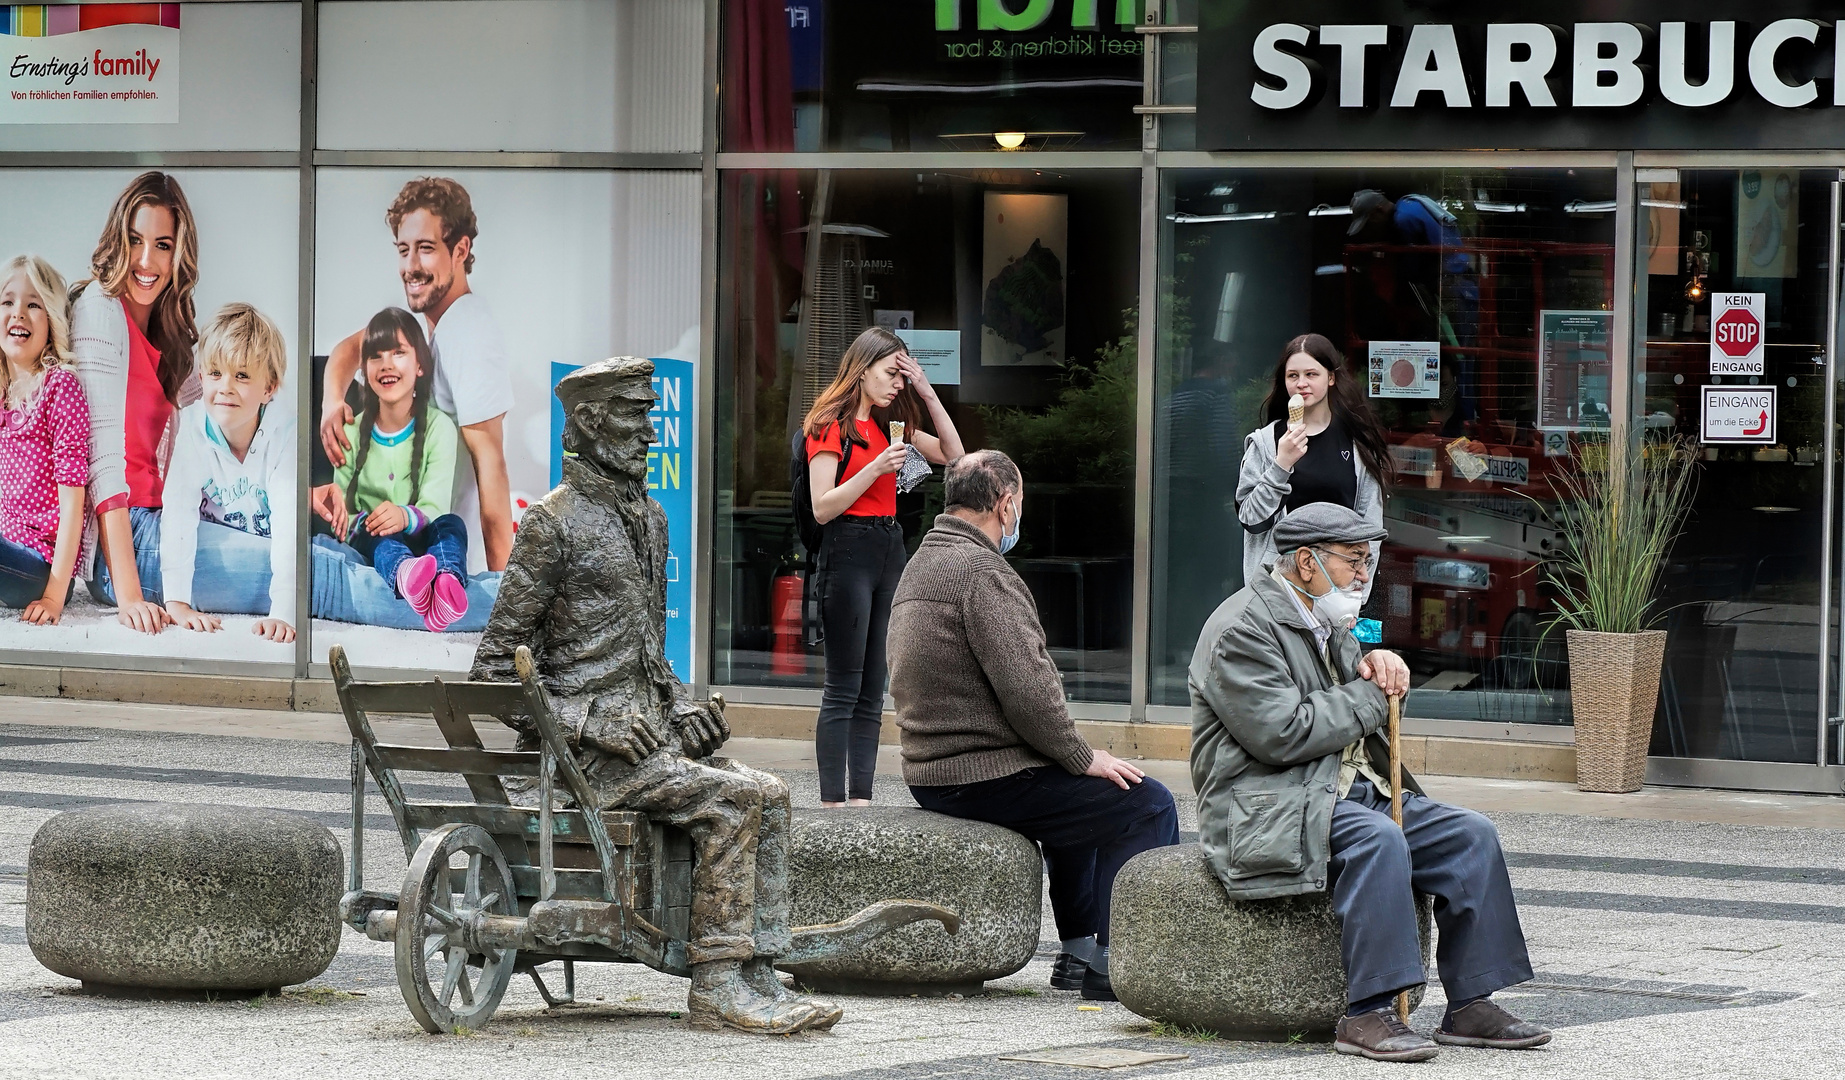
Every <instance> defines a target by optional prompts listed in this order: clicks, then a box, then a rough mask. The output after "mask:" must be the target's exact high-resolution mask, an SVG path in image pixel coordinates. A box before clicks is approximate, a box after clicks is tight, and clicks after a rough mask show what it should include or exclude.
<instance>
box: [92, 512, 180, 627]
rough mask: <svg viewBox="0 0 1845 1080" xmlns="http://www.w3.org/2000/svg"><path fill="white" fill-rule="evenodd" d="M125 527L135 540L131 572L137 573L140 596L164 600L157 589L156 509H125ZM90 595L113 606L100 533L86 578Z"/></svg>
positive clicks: (99, 601) (106, 604) (158, 557)
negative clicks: (93, 563) (93, 568)
mask: <svg viewBox="0 0 1845 1080" xmlns="http://www.w3.org/2000/svg"><path fill="white" fill-rule="evenodd" d="M128 527H129V529H130V531H131V534H132V535H133V536H134V541H135V572H136V573H138V574H140V575H141V598H142V599H143V600H148V601H151V602H153V603H156V604H160V603H165V600H164V599H163V598H162V596H161V591H160V510H159V509H158V508H157V507H150V506H131V507H129V508H128ZM90 596H91V598H92V599H94V600H95V601H96V602H97V603H99V604H101V605H102V606H104V607H115V606H116V604H115V583H114V582H113V581H112V580H110V575H109V560H108V559H105V558H104V557H103V544H102V534H101V532H100V530H99V531H98V533H97V537H96V573H95V574H93V575H92V576H91V577H90Z"/></svg>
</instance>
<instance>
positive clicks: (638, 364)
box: [556, 356, 656, 410]
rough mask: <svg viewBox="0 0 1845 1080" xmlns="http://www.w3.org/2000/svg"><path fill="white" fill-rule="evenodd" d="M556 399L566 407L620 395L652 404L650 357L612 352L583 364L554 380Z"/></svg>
mask: <svg viewBox="0 0 1845 1080" xmlns="http://www.w3.org/2000/svg"><path fill="white" fill-rule="evenodd" d="M556 393H557V400H559V401H561V402H563V403H564V408H565V409H566V410H568V409H572V408H575V407H576V404H577V403H578V402H580V401H602V400H605V399H608V398H621V399H622V400H624V401H629V402H633V403H635V404H636V405H637V406H638V405H641V404H643V403H644V404H645V405H646V406H647V407H648V408H652V407H653V403H654V401H655V400H656V397H655V394H654V392H653V361H652V360H647V359H644V358H642V357H639V356H611V357H609V358H608V359H607V360H598V361H597V362H596V363H593V364H586V365H584V366H583V367H580V368H578V369H576V370H575V371H573V372H571V373H570V374H568V375H566V376H564V377H563V378H562V379H559V380H558V382H557V391H556Z"/></svg>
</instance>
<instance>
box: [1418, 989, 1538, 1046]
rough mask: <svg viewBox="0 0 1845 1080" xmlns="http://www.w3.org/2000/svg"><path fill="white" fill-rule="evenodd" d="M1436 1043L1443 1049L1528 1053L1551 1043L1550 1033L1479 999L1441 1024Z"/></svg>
mask: <svg viewBox="0 0 1845 1080" xmlns="http://www.w3.org/2000/svg"><path fill="white" fill-rule="evenodd" d="M1435 1041H1436V1042H1438V1043H1441V1044H1442V1045H1444V1046H1481V1047H1486V1048H1487V1049H1489V1050H1529V1049H1531V1048H1532V1047H1536V1046H1543V1045H1544V1044H1545V1043H1547V1042H1549V1041H1550V1031H1549V1030H1548V1029H1546V1028H1542V1027H1539V1026H1538V1025H1536V1024H1534V1023H1532V1022H1531V1021H1529V1020H1520V1019H1519V1018H1518V1017H1516V1016H1513V1015H1512V1014H1511V1013H1509V1012H1506V1011H1505V1010H1504V1009H1502V1008H1500V1007H1499V1006H1497V1005H1495V1004H1493V1003H1492V1002H1491V1001H1489V1000H1487V999H1486V998H1481V999H1480V1000H1479V1001H1475V1002H1472V1003H1470V1004H1469V1005H1467V1006H1466V1007H1465V1008H1462V1009H1458V1010H1456V1011H1455V1013H1454V1015H1453V1016H1450V1017H1448V1018H1447V1019H1446V1020H1444V1021H1442V1025H1441V1030H1439V1031H1437V1032H1436V1033H1435Z"/></svg>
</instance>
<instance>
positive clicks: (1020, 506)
mask: <svg viewBox="0 0 1845 1080" xmlns="http://www.w3.org/2000/svg"><path fill="white" fill-rule="evenodd" d="M1023 520H1025V503H1024V500H1022V499H1021V500H1019V501H1017V502H1014V503H1013V504H1012V531H1010V532H1008V533H1005V534H1004V535H1002V536H1001V537H1000V538H999V553H1000V554H1001V555H1004V554H1005V553H1006V552H1008V551H1011V550H1012V549H1013V547H1014V546H1016V545H1017V544H1018V542H1019V522H1021V521H1023Z"/></svg>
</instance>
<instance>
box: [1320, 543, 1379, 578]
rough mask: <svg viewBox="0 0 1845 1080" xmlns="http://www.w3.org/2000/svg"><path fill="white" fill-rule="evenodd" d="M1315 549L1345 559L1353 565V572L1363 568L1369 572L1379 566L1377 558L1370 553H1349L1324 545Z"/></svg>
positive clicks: (1350, 565) (1348, 563) (1348, 564)
mask: <svg viewBox="0 0 1845 1080" xmlns="http://www.w3.org/2000/svg"><path fill="white" fill-rule="evenodd" d="M1313 550H1315V551H1317V552H1319V553H1320V554H1322V555H1331V556H1332V557H1333V558H1335V559H1344V560H1345V565H1347V566H1349V567H1351V568H1352V572H1353V573H1357V572H1358V571H1360V570H1363V571H1364V572H1365V573H1367V574H1369V573H1370V572H1371V571H1372V570H1374V569H1376V568H1377V559H1376V558H1375V557H1373V556H1370V555H1347V554H1346V553H1344V552H1343V551H1334V550H1332V549H1331V548H1323V547H1316V548H1314V549H1313Z"/></svg>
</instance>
